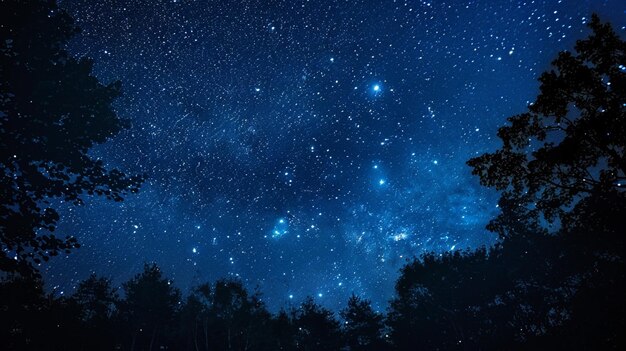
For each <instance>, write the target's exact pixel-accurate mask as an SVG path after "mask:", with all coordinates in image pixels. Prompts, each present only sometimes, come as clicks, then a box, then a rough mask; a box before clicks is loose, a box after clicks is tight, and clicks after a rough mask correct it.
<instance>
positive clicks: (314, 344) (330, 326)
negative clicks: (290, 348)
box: [292, 297, 342, 351]
mask: <svg viewBox="0 0 626 351" xmlns="http://www.w3.org/2000/svg"><path fill="white" fill-rule="evenodd" d="M293 313H294V314H293V317H292V318H293V325H294V327H295V332H296V334H295V340H296V346H297V349H298V350H304V351H313V350H337V349H340V348H341V345H342V335H341V329H340V327H339V322H338V321H337V320H336V319H335V317H334V315H333V313H332V312H331V311H329V310H327V309H325V308H324V307H322V306H320V305H318V304H316V303H315V301H314V300H313V298H312V297H307V298H306V299H305V300H304V302H303V303H302V304H301V305H300V307H299V308H298V309H297V310H295V311H293Z"/></svg>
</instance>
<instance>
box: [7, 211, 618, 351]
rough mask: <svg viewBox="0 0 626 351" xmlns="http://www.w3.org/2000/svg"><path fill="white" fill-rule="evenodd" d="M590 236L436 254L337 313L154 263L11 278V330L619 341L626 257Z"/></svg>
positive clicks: (107, 338)
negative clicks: (377, 296) (184, 290)
mask: <svg viewBox="0 0 626 351" xmlns="http://www.w3.org/2000/svg"><path fill="white" fill-rule="evenodd" d="M622 218H623V217H622ZM577 234H584V235H577ZM588 234H590V233H568V235H564V234H562V235H556V236H554V235H549V236H538V235H536V233H533V234H530V233H529V235H528V236H523V235H520V236H518V237H516V238H515V239H507V240H504V241H503V242H502V244H501V245H499V246H498V247H496V248H493V249H491V250H485V249H482V250H477V251H471V252H470V251H467V252H459V251H457V252H455V253H445V254H442V255H438V254H429V255H425V256H423V257H421V258H420V259H416V260H414V261H413V262H412V263H410V264H408V265H406V266H405V267H404V268H403V269H402V271H401V275H400V277H399V279H398V281H397V284H396V296H395V298H394V299H392V300H391V301H390V304H389V307H388V309H387V311H384V312H386V313H380V312H377V311H375V310H374V309H373V308H372V306H371V304H370V302H369V301H368V300H366V299H362V298H360V297H358V296H355V295H353V296H352V297H351V298H350V299H349V300H348V301H347V304H346V307H345V308H344V309H343V310H341V311H339V313H338V314H335V313H333V312H332V311H330V310H328V309H326V308H324V307H323V306H320V305H319V304H317V303H315V301H314V300H313V298H307V299H305V300H304V301H303V302H302V303H301V304H300V305H299V306H292V307H288V308H284V309H281V310H280V311H279V312H278V313H274V314H272V313H270V312H269V311H268V310H267V308H266V306H265V304H264V303H263V301H262V298H261V295H260V294H259V293H258V292H256V293H251V292H249V291H247V290H246V288H245V287H244V286H243V285H242V283H241V282H239V281H236V280H219V281H217V282H215V283H214V284H202V285H199V286H197V287H195V288H193V289H192V290H191V291H190V293H189V294H188V295H186V296H184V297H183V296H182V295H181V292H180V291H179V289H178V288H176V287H175V286H174V285H173V284H172V282H171V281H170V280H169V279H167V277H165V276H164V275H163V273H162V272H161V270H160V269H159V268H158V267H157V266H156V265H154V264H153V265H146V266H145V267H144V270H143V272H141V273H139V274H137V275H136V276H135V277H133V278H132V279H131V280H129V281H127V282H126V283H124V284H123V285H122V289H121V292H119V291H120V289H117V288H114V287H113V286H112V285H111V282H110V281H109V280H108V279H105V278H101V277H97V276H95V275H93V276H90V277H89V278H88V279H86V280H85V281H83V282H81V283H80V284H78V286H77V289H76V291H75V292H74V293H73V294H72V295H71V296H54V295H52V294H48V293H45V291H44V289H43V286H42V282H41V280H32V279H20V278H18V277H15V278H14V279H5V280H4V281H3V282H2V284H0V312H1V315H2V317H1V318H0V340H2V345H3V349H6V350H163V349H165V350H195V351H198V350H416V349H423V350H478V349H482V350H502V349H508V350H511V349H548V348H555V349H586V350H588V349H597V348H599V349H618V348H619V347H620V346H623V345H624V336H623V330H624V295H623V293H624V291H625V290H624V279H623V278H624V276H623V274H624V270H623V268H624V267H623V263H622V262H621V261H616V260H617V256H616V254H617V252H616V251H615V247H607V246H609V245H608V244H609V243H610V241H605V244H606V245H605V244H603V245H598V244H597V243H598V241H597V240H595V239H593V240H591V239H587V238H588V237H589V236H590V235H588ZM598 234H599V235H609V234H608V233H598ZM613 234H614V235H616V236H617V235H619V236H620V238H619V239H620V240H623V239H622V238H621V236H622V235H623V233H619V234H618V233H613ZM615 239H617V238H615ZM613 243H615V241H613ZM601 252H602V253H604V254H603V255H602V256H598V254H599V253H601ZM118 292H119V293H118ZM120 295H121V296H120Z"/></svg>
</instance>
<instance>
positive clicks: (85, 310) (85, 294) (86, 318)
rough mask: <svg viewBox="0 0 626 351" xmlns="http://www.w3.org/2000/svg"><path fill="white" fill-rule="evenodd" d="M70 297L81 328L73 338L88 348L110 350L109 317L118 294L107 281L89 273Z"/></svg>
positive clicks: (112, 330) (111, 318) (117, 299)
mask: <svg viewBox="0 0 626 351" xmlns="http://www.w3.org/2000/svg"><path fill="white" fill-rule="evenodd" d="M72 300H73V301H74V302H75V303H76V305H77V306H78V308H79V310H80V315H79V320H80V322H81V324H82V325H83V331H82V333H80V335H78V336H77V338H76V339H78V340H81V341H82V345H83V347H84V348H88V349H90V350H111V349H113V348H114V346H115V339H116V338H115V333H114V326H113V317H114V313H115V312H116V309H115V306H116V304H119V296H118V294H117V293H116V291H115V289H113V288H112V287H111V281H110V280H109V279H106V278H102V277H97V276H96V275H95V274H92V275H90V276H89V278H87V279H86V280H84V281H82V282H80V283H79V284H78V288H77V289H76V292H75V293H74V294H73V295H72Z"/></svg>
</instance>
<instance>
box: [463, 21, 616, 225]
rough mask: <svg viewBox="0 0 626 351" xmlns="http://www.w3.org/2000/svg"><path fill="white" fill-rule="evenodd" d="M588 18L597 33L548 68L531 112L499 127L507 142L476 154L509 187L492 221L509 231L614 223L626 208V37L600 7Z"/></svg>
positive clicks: (483, 170)
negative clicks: (550, 225) (600, 15)
mask: <svg viewBox="0 0 626 351" xmlns="http://www.w3.org/2000/svg"><path fill="white" fill-rule="evenodd" d="M588 25H589V27H590V28H591V29H592V31H593V33H592V35H591V36H589V37H588V38H587V39H584V40H579V41H578V42H577V44H576V46H575V52H574V53H572V52H569V51H563V52H561V53H559V55H558V57H557V58H556V60H554V61H553V62H552V65H553V69H551V70H550V71H548V72H545V73H543V74H542V75H541V77H540V78H539V81H540V82H541V86H540V91H541V92H540V94H539V96H538V97H537V99H536V101H535V102H533V103H531V104H530V106H529V108H528V112H525V113H522V114H520V115H516V116H513V117H510V118H509V119H508V121H509V122H510V125H507V126H504V127H501V128H500V129H499V130H498V137H499V138H500V139H501V140H502V143H503V145H502V148H500V149H498V150H497V151H496V152H493V153H486V154H484V155H481V156H479V157H476V158H473V159H471V160H469V161H468V164H469V165H470V166H471V167H472V168H473V173H474V174H476V175H478V176H479V177H480V181H481V183H482V184H483V185H486V186H489V187H494V188H495V189H497V190H499V191H501V192H502V196H501V199H500V207H501V208H502V214H501V215H500V216H498V217H497V218H496V219H495V220H493V221H492V222H491V223H490V229H492V230H494V231H497V232H498V233H500V234H501V235H504V236H506V235H508V234H509V233H510V232H518V231H519V228H518V230H516V229H515V222H518V223H524V225H531V226H537V225H540V224H546V223H553V224H557V226H556V227H557V228H562V229H568V228H570V229H571V228H572V227H574V226H576V225H579V224H581V223H584V224H585V225H586V226H589V225H591V223H590V219H592V218H593V219H594V223H593V224H594V225H595V226H597V227H598V229H600V230H610V229H611V228H607V225H612V224H613V225H614V224H617V223H616V221H615V216H616V215H617V214H618V213H622V214H623V212H624V208H626V155H625V152H626V103H625V102H626V66H624V65H626V42H624V41H623V40H621V39H620V38H619V36H618V35H617V34H616V33H615V32H614V31H613V29H612V27H611V26H610V25H609V24H606V23H601V21H600V19H599V18H598V16H597V15H593V16H592V18H591V21H590V22H589V24H588ZM620 222H621V221H620ZM544 227H545V226H544ZM622 228H624V226H622ZM612 229H613V230H614V229H616V228H615V227H613V228H612Z"/></svg>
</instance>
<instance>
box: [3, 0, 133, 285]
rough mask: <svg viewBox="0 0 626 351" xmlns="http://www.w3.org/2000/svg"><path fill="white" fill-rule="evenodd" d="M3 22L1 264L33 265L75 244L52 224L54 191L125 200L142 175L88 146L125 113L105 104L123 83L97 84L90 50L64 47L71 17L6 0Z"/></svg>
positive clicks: (67, 198) (66, 196)
mask: <svg viewBox="0 0 626 351" xmlns="http://www.w3.org/2000/svg"><path fill="white" fill-rule="evenodd" d="M0 23H2V26H0V182H1V186H0V270H3V271H8V272H19V273H21V274H32V273H33V263H34V264H38V263H40V262H41V261H42V260H43V261H47V260H48V259H49V257H50V256H54V255H57V254H58V253H59V252H62V251H69V250H70V249H72V248H76V247H78V243H77V241H76V239H75V238H74V237H72V236H66V237H64V238H61V237H57V236H55V235H54V234H50V233H49V232H51V231H54V229H55V228H56V224H57V221H58V219H59V215H58V213H57V212H56V211H55V210H54V209H53V208H52V207H51V200H52V199H58V201H60V202H67V203H71V204H76V205H78V204H82V203H83V201H84V200H83V197H84V195H94V194H95V195H101V196H105V197H106V198H109V199H112V200H115V201H121V200H122V199H123V196H124V195H125V194H128V193H134V192H137V191H138V187H139V185H140V183H141V182H142V180H143V177H141V176H127V175H125V174H124V173H122V172H121V171H119V170H116V169H112V170H111V169H108V168H107V167H106V164H105V162H103V161H102V160H98V159H94V158H93V157H91V156H90V155H88V151H89V149H90V148H91V147H92V146H94V145H95V144H100V143H103V142H105V141H107V140H108V139H110V138H111V137H112V136H114V135H116V134H117V133H119V132H120V131H121V130H123V129H124V128H128V126H129V122H128V120H124V119H121V118H119V117H118V116H117V114H116V113H115V111H114V110H113V108H112V106H111V104H112V102H113V101H114V99H115V98H116V97H117V96H119V95H120V86H121V85H120V83H119V82H113V83H111V84H108V85H103V84H101V83H100V82H99V81H98V80H97V79H96V78H95V77H93V76H92V74H91V70H92V61H91V60H89V59H85V58H82V59H76V58H73V57H72V56H70V55H69V54H68V53H67V51H65V50H64V48H63V47H64V46H65V44H66V43H67V41H68V40H69V39H70V38H71V37H72V36H73V35H75V34H76V33H78V28H77V27H76V26H75V25H74V24H73V20H72V19H71V17H70V16H69V15H68V14H67V13H66V12H65V11H63V10H61V9H59V8H58V7H57V5H56V4H55V2H54V1H47V0H6V1H2V2H0Z"/></svg>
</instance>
